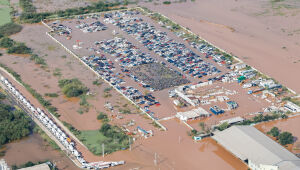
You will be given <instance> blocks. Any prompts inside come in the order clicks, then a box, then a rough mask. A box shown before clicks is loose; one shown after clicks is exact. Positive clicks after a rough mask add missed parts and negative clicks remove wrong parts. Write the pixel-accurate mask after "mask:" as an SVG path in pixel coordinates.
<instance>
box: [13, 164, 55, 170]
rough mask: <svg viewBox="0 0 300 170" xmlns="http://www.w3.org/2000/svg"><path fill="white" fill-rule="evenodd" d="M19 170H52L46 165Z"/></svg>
mask: <svg viewBox="0 0 300 170" xmlns="http://www.w3.org/2000/svg"><path fill="white" fill-rule="evenodd" d="M19 170H50V168H49V166H48V165H47V164H46V163H43V164H39V165H35V166H32V167H28V168H22V169H19Z"/></svg>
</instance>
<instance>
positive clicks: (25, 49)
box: [7, 43, 31, 54]
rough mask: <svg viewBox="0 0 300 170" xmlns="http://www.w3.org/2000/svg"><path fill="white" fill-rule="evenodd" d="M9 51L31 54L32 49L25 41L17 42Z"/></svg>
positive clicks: (11, 52)
mask: <svg viewBox="0 0 300 170" xmlns="http://www.w3.org/2000/svg"><path fill="white" fill-rule="evenodd" d="M7 53H9V54H30V53H31V49H30V48H28V47H27V46H26V45H25V44H24V43H16V44H15V45H14V46H11V47H9V48H8V50H7Z"/></svg>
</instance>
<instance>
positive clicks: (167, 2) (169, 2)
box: [163, 1, 171, 5]
mask: <svg viewBox="0 0 300 170" xmlns="http://www.w3.org/2000/svg"><path fill="white" fill-rule="evenodd" d="M163 4H165V5H169V4H171V1H164V2H163Z"/></svg>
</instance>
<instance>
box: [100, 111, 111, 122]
mask: <svg viewBox="0 0 300 170" xmlns="http://www.w3.org/2000/svg"><path fill="white" fill-rule="evenodd" d="M97 119H98V120H102V121H103V122H108V121H109V120H108V116H107V115H106V114H105V113H103V112H100V113H99V115H98V116H97Z"/></svg>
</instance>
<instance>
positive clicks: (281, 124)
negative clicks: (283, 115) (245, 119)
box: [255, 116, 300, 153]
mask: <svg viewBox="0 0 300 170" xmlns="http://www.w3.org/2000/svg"><path fill="white" fill-rule="evenodd" d="M299 121H300V116H296V117H292V118H289V119H283V120H276V121H272V122H265V123H260V124H258V125H256V126H255V127H256V128H257V129H258V130H260V131H262V132H263V133H267V132H268V131H270V130H271V129H272V128H273V127H275V126H276V127H278V129H279V130H280V132H285V131H287V132H291V133H292V134H293V136H294V139H295V143H294V144H293V145H288V149H289V150H290V151H291V152H293V153H300V141H299V138H300V132H299V128H300V124H299Z"/></svg>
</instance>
